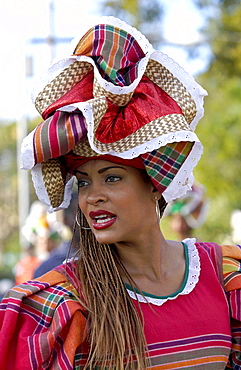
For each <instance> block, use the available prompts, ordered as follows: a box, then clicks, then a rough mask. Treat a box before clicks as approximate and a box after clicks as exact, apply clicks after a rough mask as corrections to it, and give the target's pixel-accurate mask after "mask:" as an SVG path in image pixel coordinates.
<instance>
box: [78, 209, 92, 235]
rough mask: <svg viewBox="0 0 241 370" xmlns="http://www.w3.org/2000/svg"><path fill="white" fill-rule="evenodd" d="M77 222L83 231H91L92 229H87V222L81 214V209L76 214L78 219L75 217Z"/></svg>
mask: <svg viewBox="0 0 241 370" xmlns="http://www.w3.org/2000/svg"><path fill="white" fill-rule="evenodd" d="M79 216H80V220H79ZM75 220H76V223H77V225H78V226H79V227H80V228H81V229H84V230H90V227H89V226H88V227H86V225H88V224H87V221H86V219H85V217H84V215H83V213H82V212H81V210H80V209H78V211H77V212H76V217H75Z"/></svg>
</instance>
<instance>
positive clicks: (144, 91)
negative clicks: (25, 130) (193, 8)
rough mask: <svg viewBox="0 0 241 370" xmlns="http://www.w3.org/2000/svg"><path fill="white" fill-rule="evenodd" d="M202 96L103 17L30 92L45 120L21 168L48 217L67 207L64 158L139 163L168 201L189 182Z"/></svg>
mask: <svg viewBox="0 0 241 370" xmlns="http://www.w3.org/2000/svg"><path fill="white" fill-rule="evenodd" d="M204 95H206V91H205V90H203V89H202V88H201V86H199V85H198V84H197V83H196V82H195V81H194V79H193V78H192V77H191V76H189V75H188V73H187V72H185V71H184V70H183V69H182V68H181V67H180V66H179V65H178V64H177V63H175V62H174V61H173V60H172V59H171V58H169V57H168V56H167V55H165V54H163V53H161V52H158V51H155V50H154V49H153V47H152V46H151V44H150V43H149V42H148V40H147V39H146V38H145V36H143V35H142V34H141V33H140V32H139V31H137V30H136V29H134V28H133V27H131V26H129V25H127V24H126V23H125V22H122V21H121V20H119V19H117V18H114V17H102V18H101V20H100V22H99V24H96V25H94V26H93V27H90V29H89V30H88V31H87V32H86V33H85V34H84V35H83V36H82V37H81V38H78V39H76V40H75V41H74V42H73V55H71V56H70V57H69V58H66V59H63V60H60V61H59V62H57V63H55V64H54V65H53V66H52V67H51V68H50V69H49V70H48V73H47V75H46V76H45V77H44V78H42V80H41V83H40V85H39V86H38V87H37V88H36V90H35V93H34V95H33V99H34V103H35V106H36V108H37V110H38V112H39V113H40V114H41V115H42V117H43V119H44V121H43V122H42V123H41V124H40V125H39V126H38V127H36V129H35V130H34V131H33V132H31V133H30V134H29V135H28V136H27V137H26V138H25V139H24V141H23V145H22V167H23V168H25V169H30V168H32V174H33V181H34V186H35V189H36V193H37V195H38V197H39V199H40V200H41V201H42V202H44V203H46V204H48V205H49V206H50V207H51V209H54V210H55V209H59V208H66V207H67V206H68V204H69V201H70V197H71V189H72V179H71V177H72V173H73V171H72V169H71V168H69V167H68V163H69V162H68V161H69V158H70V155H71V156H72V157H71V158H72V159H73V158H74V156H80V157H85V158H90V157H96V156H97V157H100V156H109V157H108V158H109V159H110V160H113V161H114V160H117V159H116V158H118V160H119V161H120V160H124V161H125V163H129V165H132V166H134V167H135V166H137V168H139V166H140V164H138V165H137V164H136V163H137V162H138V163H140V160H141V161H142V162H143V167H144V168H145V169H146V171H147V173H148V175H149V176H150V178H151V180H152V182H153V184H154V186H155V187H156V188H157V190H158V191H159V192H160V193H161V194H162V195H163V197H164V198H165V200H166V201H167V202H169V201H170V200H172V199H175V198H178V197H180V196H182V195H184V194H185V193H186V191H187V190H189V189H190V188H191V185H192V183H193V176H192V170H193V168H194V166H195V165H196V163H197V162H198V160H199V158H200V156H201V154H202V150H203V148H202V145H201V143H200V142H199V140H198V138H197V136H196V135H195V133H194V129H195V127H196V124H197V122H198V121H199V119H200V118H201V117H202V115H203V108H202V105H203V97H204ZM66 155H67V157H66ZM66 158H67V160H66ZM101 158H104V157H101ZM113 158H115V159H113ZM134 159H135V162H134V161H133V162H131V161H130V162H128V161H129V160H134ZM126 161H127V162H126ZM134 163H135V165H134ZM141 167H142V165H141Z"/></svg>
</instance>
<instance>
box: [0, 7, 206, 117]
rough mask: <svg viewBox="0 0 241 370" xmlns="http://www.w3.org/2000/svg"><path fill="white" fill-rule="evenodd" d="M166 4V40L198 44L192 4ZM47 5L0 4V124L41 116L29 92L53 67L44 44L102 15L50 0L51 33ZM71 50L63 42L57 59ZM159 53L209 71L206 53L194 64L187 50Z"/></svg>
mask: <svg viewBox="0 0 241 370" xmlns="http://www.w3.org/2000/svg"><path fill="white" fill-rule="evenodd" d="M163 3H164V5H165V16H164V18H163V30H164V37H165V39H166V40H167V41H168V42H170V43H171V44H175V43H179V44H182V45H184V46H185V45H187V44H190V43H195V42H198V41H199V40H200V34H199V32H198V29H199V27H201V26H202V24H203V22H204V20H203V18H202V15H201V14H200V12H199V11H198V10H197V9H195V8H194V6H193V5H192V1H191V0H171V1H170V0H162V4H163ZM49 4H50V0H7V1H6V0H0V44H1V58H0V81H1V87H2V88H1V90H0V121H3V122H6V123H7V122H9V121H13V120H19V119H21V117H23V116H24V117H27V118H34V117H35V116H38V113H37V111H36V110H35V108H34V106H33V104H32V102H31V89H32V87H33V85H34V83H35V81H36V78H37V77H38V76H41V74H42V73H43V72H44V71H45V70H46V69H47V68H48V67H49V66H50V62H51V53H50V47H49V46H48V45H47V44H46V43H44V42H42V41H43V40H45V38H46V37H47V36H48V35H49V34H50V33H52V34H53V33H54V35H55V36H56V37H58V38H65V39H69V40H70V39H72V38H73V37H74V36H75V35H76V33H77V34H79V33H81V32H82V30H86V29H87V27H88V24H89V22H90V21H93V20H94V19H97V18H98V17H99V16H100V14H99V13H98V0H88V1H86V0H52V4H53V6H54V22H52V25H53V29H52V30H51V27H50V24H51V22H50V11H49V9H50V5H49ZM184 9H185V11H184ZM36 40H38V42H36ZM40 40H41V42H40ZM67 50H69V43H63V42H62V43H59V44H58V46H56V47H55V50H54V54H55V58H56V59H59V58H61V57H63V56H66V54H67ZM160 50H161V51H163V52H165V53H167V54H168V55H169V56H170V57H172V58H173V59H174V60H175V61H177V62H178V63H179V64H180V65H181V66H182V67H184V68H185V69H186V70H187V71H188V72H189V73H190V74H192V75H195V74H197V73H199V72H202V71H203V70H205V68H206V66H207V61H208V53H209V52H208V50H204V52H203V57H202V59H200V58H199V59H196V60H193V61H191V60H190V59H189V58H188V57H187V53H186V52H185V49H184V48H180V47H175V46H174V45H167V44H165V45H162V46H161V48H160ZM30 60H31V61H32V63H31V66H32V67H31V68H29V67H28V73H31V75H32V76H31V77H26V61H30ZM29 65H30V64H29V63H27V66H29Z"/></svg>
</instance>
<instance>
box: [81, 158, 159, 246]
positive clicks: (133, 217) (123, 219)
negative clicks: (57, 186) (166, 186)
mask: <svg viewBox="0 0 241 370" xmlns="http://www.w3.org/2000/svg"><path fill="white" fill-rule="evenodd" d="M76 177H77V181H78V188H79V207H80V209H81V211H82V212H83V214H84V215H85V217H86V219H87V221H88V223H89V225H90V227H91V229H92V232H93V233H94V235H95V236H96V239H97V240H98V242H99V243H102V244H104V243H108V244H110V243H133V242H137V241H138V240H139V239H140V237H143V233H144V234H145V233H149V232H150V230H151V228H152V227H153V225H158V223H157V216H156V213H155V194H156V192H155V191H154V188H153V185H152V183H151V181H150V180H149V178H148V177H147V176H144V175H143V172H142V171H141V170H138V169H135V168H132V167H128V166H123V165H120V164H115V163H112V162H108V161H104V160H90V161H88V162H87V163H85V164H83V165H82V166H80V167H78V168H77V170H76Z"/></svg>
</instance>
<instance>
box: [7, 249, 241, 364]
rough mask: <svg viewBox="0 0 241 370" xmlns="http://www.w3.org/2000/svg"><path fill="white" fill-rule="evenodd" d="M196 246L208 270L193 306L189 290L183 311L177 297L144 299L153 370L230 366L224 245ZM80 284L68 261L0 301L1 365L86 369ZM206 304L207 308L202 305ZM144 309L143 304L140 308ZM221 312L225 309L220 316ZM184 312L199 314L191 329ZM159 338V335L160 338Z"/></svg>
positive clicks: (237, 327) (239, 326) (204, 269)
mask: <svg viewBox="0 0 241 370" xmlns="http://www.w3.org/2000/svg"><path fill="white" fill-rule="evenodd" d="M196 246H197V248H198V251H199V257H200V260H201V264H202V271H201V276H200V281H199V283H198V285H197V287H198V286H199V289H194V291H193V294H197V296H195V299H194V298H193V296H192V300H191V302H192V304H190V298H189V295H188V294H187V295H186V296H183V298H181V299H179V298H178V299H179V301H178V302H179V306H178V308H179V309H178V310H177V309H176V308H177V305H176V304H175V300H170V301H169V303H168V304H166V303H165V304H164V305H163V306H153V307H152V308H150V309H149V306H148V305H147V304H145V303H140V307H141V309H143V315H144V318H145V322H147V323H148V325H146V327H145V333H146V335H147V340H148V348H149V354H150V360H151V366H150V367H149V368H150V369H152V368H153V369H163V370H165V369H168V368H172V369H182V368H183V369H186V368H189V369H193V370H194V369H196V368H197V367H200V368H203V369H204V368H205V369H212V368H215V369H216V368H219V367H217V366H218V365H217V364H222V366H223V367H222V368H224V366H225V365H223V364H225V361H226V362H227V356H228V353H229V348H230V337H229V335H227V334H225V332H216V331H215V330H217V327H220V323H221V322H222V316H220V315H221V313H220V312H223V311H222V309H223V307H225V306H226V301H225V297H224V296H223V295H222V294H221V293H222V290H220V286H219V283H218V280H217V279H215V272H214V269H213V268H215V269H216V262H217V255H218V256H219V257H220V254H219V253H216V249H217V248H218V246H217V245H215V244H214V243H197V244H196ZM218 249H219V248H218ZM231 249H232V248H230V250H231ZM234 249H235V248H234ZM234 249H233V250H234ZM206 252H208V255H209V257H210V258H208V256H207V253H206ZM219 257H218V258H219ZM216 271H217V270H216ZM203 279H204V280H203ZM209 281H211V282H212V284H210V283H209ZM76 285H77V282H76V277H75V274H74V270H73V266H72V264H68V265H67V266H60V267H58V268H56V269H55V271H51V272H49V273H47V274H45V275H43V276H42V277H40V278H38V279H36V280H33V281H30V282H28V283H24V284H21V285H19V286H17V287H14V288H13V289H12V290H11V291H10V292H9V293H8V294H7V295H6V296H5V298H4V299H3V301H2V303H1V305H0V348H1V351H0V369H6V370H7V369H18V370H25V369H29V370H36V369H53V370H57V369H62V370H73V369H76V370H77V369H78V370H81V369H83V367H84V364H85V363H86V359H87V356H88V350H89V346H88V344H87V342H86V332H85V325H86V319H85V312H84V310H83V309H82V307H81V305H80V303H79V302H78V293H77V291H76V288H75V287H76ZM200 285H201V287H200ZM240 286H241V285H237V286H236V289H238V290H237V292H239V288H240ZM207 287H208V292H209V294H210V295H209V296H208V297H206V296H205V295H204V294H203V291H204V292H206V289H207ZM217 287H218V291H219V293H220V294H221V295H220V294H219V297H221V298H222V301H221V305H220V306H218V307H212V303H213V302H216V303H217V301H216V294H214V295H215V297H213V295H212V294H211V292H213V291H214V292H215V289H216V288H217ZM209 288H210V290H209ZM203 289H204V290H203ZM237 297H238V295H237V294H236V298H237ZM210 301H211V308H212V309H211V310H210V313H209V314H210V315H212V317H211V318H209V315H207V314H206V311H205V307H206V305H207V304H208V303H209V302H210ZM238 302H240V301H238V300H236V302H235V301H234V300H232V299H231V300H230V305H231V308H232V310H233V312H235V307H236V306H237V303H238ZM134 304H136V301H134ZM165 305H166V306H165ZM200 305H201V307H199V306H200ZM209 306H210V305H209ZM221 306H222V307H221ZM138 307H139V306H138V304H137V310H138V309H139V308H138ZM170 307H171V310H170ZM181 308H182V309H181ZM195 308H196V310H197V311H198V314H197V313H196V311H195ZM203 308H204V309H203ZM221 308H222V309H221ZM163 310H164V311H163ZM163 312H164V318H165V317H169V318H170V322H169V320H167V322H166V324H165V321H163V320H164V318H163ZM217 312H218V313H219V315H218V317H217ZM183 315H184V316H185V315H187V316H188V315H191V316H192V315H193V320H194V324H193V325H188V327H187V326H186V325H185V323H186V322H187V321H186V320H185V321H183V324H181V323H182V319H183ZM199 315H200V316H199ZM176 316H178V319H176ZM213 316H215V318H216V317H217V321H215V320H214V321H215V322H213ZM157 317H158V318H159V319H158V320H157ZM190 319H191V317H190ZM197 319H198V320H199V321H198V322H199V323H200V322H201V323H202V325H201V326H199V329H200V333H199V334H198V329H197V327H198V325H195V320H197ZM240 319H241V317H237V320H238V321H236V323H235V326H233V335H234V338H235V341H234V344H233V351H235V352H232V355H234V353H235V354H236V358H234V356H233V357H232V359H233V363H232V365H233V367H232V368H233V369H237V370H240V369H241V366H240V365H235V364H237V363H238V361H239V360H238V355H239V354H240V350H239V348H238V346H237V342H236V338H237V333H238V331H239V332H240V329H241V323H240ZM204 322H205V323H206V326H205V328H203V323H204ZM209 322H210V326H212V328H214V331H213V332H210V331H209V329H210V328H209V326H208V325H207V324H208V323H209ZM192 323H193V322H192ZM169 324H170V325H171V326H172V325H174V326H175V331H171V330H170V329H169ZM153 325H155V327H156V326H157V327H159V328H160V330H153ZM228 325H229V320H228ZM221 326H222V324H221ZM163 327H165V328H166V330H164V329H163ZM178 328H179V331H180V330H181V334H182V335H181V337H180V338H179V340H177V339H176V340H175V339H173V338H174V337H175V335H176V330H177V329H178ZM187 332H189V335H188V334H187ZM173 333H174V337H173ZM190 333H191V334H190ZM153 336H156V337H157V338H158V340H156V338H153ZM163 337H167V340H163V339H162V338H163ZM173 348H174V349H173ZM215 366H216V367H215ZM220 366H221V365H220ZM220 368H221V367H220Z"/></svg>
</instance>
